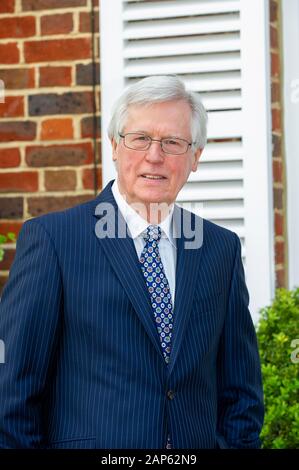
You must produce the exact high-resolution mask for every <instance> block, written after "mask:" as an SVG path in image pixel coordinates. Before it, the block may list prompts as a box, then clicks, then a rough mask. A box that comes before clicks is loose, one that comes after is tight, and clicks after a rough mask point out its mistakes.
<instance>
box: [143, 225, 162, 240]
mask: <svg viewBox="0 0 299 470" xmlns="http://www.w3.org/2000/svg"><path fill="white" fill-rule="evenodd" d="M161 235H162V232H161V227H159V225H149V226H148V227H147V229H146V235H145V237H144V239H145V241H146V242H153V241H156V242H157V243H158V242H159V241H160V238H161Z"/></svg>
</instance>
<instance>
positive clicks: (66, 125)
mask: <svg viewBox="0 0 299 470" xmlns="http://www.w3.org/2000/svg"><path fill="white" fill-rule="evenodd" d="M92 1H93V7H94V23H93V24H94V26H93V27H92V22H91V19H92V15H91V8H92V5H91V2H92ZM98 5H99V0H0V79H1V80H3V82H4V84H5V102H4V103H1V102H0V193H1V194H0V233H7V232H8V231H13V232H15V233H16V234H18V232H19V230H20V228H21V226H22V223H23V221H24V220H25V219H28V218H30V217H34V216H38V215H40V214H43V213H47V212H50V211H52V210H59V209H63V208H66V207H70V206H74V205H75V204H77V203H80V202H83V201H86V200H88V199H90V198H92V197H94V194H95V187H96V189H97V191H98V190H100V189H101V184H102V183H101V157H100V127H99V124H100V117H99V110H100V87H99V47H98V36H99V8H98ZM93 29H94V30H95V34H92V30H93ZM93 51H94V56H95V59H96V61H95V63H96V66H95V67H93V60H92V59H93ZM93 72H96V81H97V85H96V87H95V88H94V87H93V86H92V83H93V80H92V79H93ZM95 116H97V117H95ZM95 125H96V126H95ZM95 133H96V134H97V135H95ZM6 248H7V249H6V250H5V257H4V260H3V261H2V262H1V263H0V287H1V286H3V284H4V282H5V281H6V279H7V276H8V270H9V268H10V265H11V263H12V260H13V257H14V252H15V251H14V245H12V244H11V245H7V247H6Z"/></svg>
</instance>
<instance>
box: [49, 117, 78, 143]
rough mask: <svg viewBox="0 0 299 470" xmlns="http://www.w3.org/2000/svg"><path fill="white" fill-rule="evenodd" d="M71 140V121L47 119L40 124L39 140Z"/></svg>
mask: <svg viewBox="0 0 299 470" xmlns="http://www.w3.org/2000/svg"><path fill="white" fill-rule="evenodd" d="M72 138H73V120H72V119H47V120H46V121H44V122H43V123H42V132H41V140H64V139H72Z"/></svg>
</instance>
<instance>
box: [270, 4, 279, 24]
mask: <svg viewBox="0 0 299 470" xmlns="http://www.w3.org/2000/svg"><path fill="white" fill-rule="evenodd" d="M277 20H278V5H277V2H276V1H275V0H270V21H271V23H275V22H276V21H277Z"/></svg>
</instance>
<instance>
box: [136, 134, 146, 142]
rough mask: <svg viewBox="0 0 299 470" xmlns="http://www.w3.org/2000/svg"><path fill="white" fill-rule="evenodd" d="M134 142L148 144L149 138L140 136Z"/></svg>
mask: <svg viewBox="0 0 299 470" xmlns="http://www.w3.org/2000/svg"><path fill="white" fill-rule="evenodd" d="M133 140H134V141H137V142H147V141H148V137H146V135H138V136H135V137H134V139H133Z"/></svg>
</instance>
